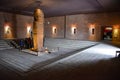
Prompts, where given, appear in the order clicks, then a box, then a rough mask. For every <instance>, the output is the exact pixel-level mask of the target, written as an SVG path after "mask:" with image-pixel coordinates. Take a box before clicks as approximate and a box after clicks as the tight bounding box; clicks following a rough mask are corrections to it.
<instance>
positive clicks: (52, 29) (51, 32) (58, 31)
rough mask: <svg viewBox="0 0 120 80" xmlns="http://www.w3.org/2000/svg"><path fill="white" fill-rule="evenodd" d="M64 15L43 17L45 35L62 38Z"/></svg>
mask: <svg viewBox="0 0 120 80" xmlns="http://www.w3.org/2000/svg"><path fill="white" fill-rule="evenodd" d="M64 27H65V16H60V17H51V18H46V19H45V26H44V30H45V31H44V32H45V37H49V38H64V34H65V33H64Z"/></svg>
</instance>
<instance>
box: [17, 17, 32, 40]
mask: <svg viewBox="0 0 120 80" xmlns="http://www.w3.org/2000/svg"><path fill="white" fill-rule="evenodd" d="M16 20H17V23H16V26H17V38H26V37H28V35H27V26H31V28H32V27H33V17H31V16H24V15H16Z"/></svg>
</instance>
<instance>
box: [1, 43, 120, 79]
mask: <svg viewBox="0 0 120 80" xmlns="http://www.w3.org/2000/svg"><path fill="white" fill-rule="evenodd" d="M116 50H120V49H119V48H117V47H114V46H111V45H108V44H102V43H101V44H98V45H95V46H93V47H90V48H87V49H85V50H82V51H77V52H75V54H72V55H69V56H65V57H62V58H61V59H60V58H59V57H57V58H58V59H57V58H56V59H54V60H53V62H50V63H49V60H48V63H49V64H45V63H46V62H45V63H41V62H40V60H43V61H44V60H45V59H46V58H47V59H50V58H53V56H55V55H58V54H55V53H54V54H48V55H45V56H34V55H30V54H27V53H23V52H19V51H17V50H14V49H11V50H5V51H1V52H0V54H1V55H0V59H1V60H0V71H1V72H0V80H5V79H9V80H117V79H118V78H119V77H118V76H119V74H118V73H119V72H120V69H119V68H120V62H119V61H120V60H119V58H115V51H116ZM69 52H71V51H69V50H68V53H69ZM3 53H4V54H3ZM63 53H65V52H63ZM106 53H107V54H106ZM59 54H60V53H59ZM12 55H14V56H12ZM15 56H18V57H17V58H16V57H15ZM14 58H15V59H14ZM7 63H8V64H7ZM41 64H42V65H43V64H45V65H44V66H41ZM30 67H32V68H31V71H30V72H29V73H26V70H28V69H29V68H30ZM34 69H35V70H34ZM15 71H16V72H15ZM20 72H22V73H20ZM17 73H18V74H17ZM19 73H20V74H25V75H19ZM118 80H119V79H118Z"/></svg>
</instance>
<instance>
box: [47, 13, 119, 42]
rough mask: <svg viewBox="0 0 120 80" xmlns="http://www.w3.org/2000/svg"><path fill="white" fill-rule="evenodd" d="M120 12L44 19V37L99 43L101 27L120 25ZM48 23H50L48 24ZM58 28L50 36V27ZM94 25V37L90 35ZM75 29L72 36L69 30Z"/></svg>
mask: <svg viewBox="0 0 120 80" xmlns="http://www.w3.org/2000/svg"><path fill="white" fill-rule="evenodd" d="M119 15H120V12H111V13H95V14H77V15H67V16H65V17H63V16H61V17H51V18H46V19H45V20H46V22H45V35H46V37H51V38H64V34H63V33H65V38H67V39H78V40H92V41H99V40H101V39H102V35H101V31H102V30H101V26H113V25H120V16H119ZM48 22H50V23H49V24H48ZM53 25H57V28H59V30H58V33H59V34H56V35H53V34H52V26H53ZM92 25H94V26H93V27H94V29H95V30H94V35H91V33H90V32H91V31H90V27H91V26H92ZM72 27H76V34H74V35H73V34H72V32H71V28H72Z"/></svg>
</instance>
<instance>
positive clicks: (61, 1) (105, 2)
mask: <svg viewBox="0 0 120 80" xmlns="http://www.w3.org/2000/svg"><path fill="white" fill-rule="evenodd" d="M119 5H120V0H0V11H7V12H13V13H18V14H25V15H33V12H34V9H35V8H36V7H39V8H40V9H42V10H43V12H44V13H45V17H51V16H62V15H69V14H78V13H94V12H110V11H120V7H119Z"/></svg>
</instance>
